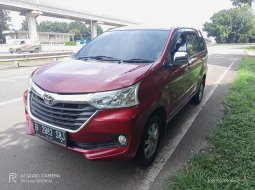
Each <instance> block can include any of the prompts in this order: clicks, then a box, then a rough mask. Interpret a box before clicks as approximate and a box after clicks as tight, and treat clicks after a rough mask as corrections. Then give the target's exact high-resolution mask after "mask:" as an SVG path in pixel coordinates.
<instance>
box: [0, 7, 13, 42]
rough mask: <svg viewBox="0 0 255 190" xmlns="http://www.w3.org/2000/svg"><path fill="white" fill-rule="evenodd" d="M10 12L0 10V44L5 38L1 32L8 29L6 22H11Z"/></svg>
mask: <svg viewBox="0 0 255 190" xmlns="http://www.w3.org/2000/svg"><path fill="white" fill-rule="evenodd" d="M9 14H10V12H9V11H6V10H3V9H1V10H0V40H1V41H2V42H4V41H5V38H4V36H3V31H4V30H8V29H9V25H8V23H7V22H8V21H11V17H10V16H9Z"/></svg>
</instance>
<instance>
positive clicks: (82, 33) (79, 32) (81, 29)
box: [69, 21, 90, 40]
mask: <svg viewBox="0 0 255 190" xmlns="http://www.w3.org/2000/svg"><path fill="white" fill-rule="evenodd" d="M69 32H72V33H74V40H85V39H90V29H89V28H88V27H87V26H86V24H85V23H84V22H81V21H72V22H70V23H69Z"/></svg>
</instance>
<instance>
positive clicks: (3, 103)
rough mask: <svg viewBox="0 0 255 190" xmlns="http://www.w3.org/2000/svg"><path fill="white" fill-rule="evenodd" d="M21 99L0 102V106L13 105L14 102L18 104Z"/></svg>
mask: <svg viewBox="0 0 255 190" xmlns="http://www.w3.org/2000/svg"><path fill="white" fill-rule="evenodd" d="M22 99H23V98H15V99H12V100H8V101H4V102H0V106H3V105H6V104H11V103H14V102H19V101H21V100H22Z"/></svg>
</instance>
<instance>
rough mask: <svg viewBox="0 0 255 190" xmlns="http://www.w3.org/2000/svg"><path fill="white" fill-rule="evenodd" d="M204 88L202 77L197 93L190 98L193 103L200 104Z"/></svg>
mask: <svg viewBox="0 0 255 190" xmlns="http://www.w3.org/2000/svg"><path fill="white" fill-rule="evenodd" d="M204 88H205V78H203V80H202V81H201V83H200V85H199V89H198V91H197V93H196V94H195V95H194V96H193V98H192V103H193V104H200V102H201V101H202V98H203V95H204Z"/></svg>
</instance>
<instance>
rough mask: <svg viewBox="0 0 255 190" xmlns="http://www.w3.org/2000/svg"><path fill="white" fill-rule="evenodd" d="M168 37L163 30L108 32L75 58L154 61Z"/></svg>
mask: <svg viewBox="0 0 255 190" xmlns="http://www.w3.org/2000/svg"><path fill="white" fill-rule="evenodd" d="M168 36H169V31H163V30H162V31H156V30H127V31H110V32H106V33H104V34H102V35H101V36H99V37H97V38H96V39H95V40H93V41H92V42H90V43H89V44H87V45H86V46H85V47H83V48H82V49H81V50H80V52H79V53H78V54H77V56H76V58H77V59H79V58H82V57H90V56H107V57H113V58H117V59H121V60H129V59H145V60H151V61H156V60H157V59H158V58H159V56H160V55H161V53H162V51H163V49H164V47H165V45H166V42H167V39H168Z"/></svg>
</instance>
